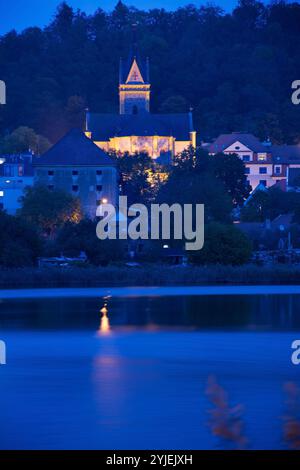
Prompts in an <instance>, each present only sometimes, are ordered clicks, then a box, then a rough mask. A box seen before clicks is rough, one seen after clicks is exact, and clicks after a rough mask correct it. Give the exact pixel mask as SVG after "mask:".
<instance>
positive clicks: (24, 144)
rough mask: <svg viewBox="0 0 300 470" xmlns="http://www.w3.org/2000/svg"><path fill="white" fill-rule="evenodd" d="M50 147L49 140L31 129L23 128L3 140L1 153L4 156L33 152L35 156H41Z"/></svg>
mask: <svg viewBox="0 0 300 470" xmlns="http://www.w3.org/2000/svg"><path fill="white" fill-rule="evenodd" d="M50 146H51V144H50V142H49V140H48V139H46V138H45V137H43V136H41V135H38V134H36V133H35V132H34V130H33V129H31V128H30V127H25V126H21V127H18V128H17V129H16V130H14V131H13V132H12V133H11V134H10V135H8V136H6V137H5V138H4V139H3V141H2V145H1V151H2V153H4V154H13V153H22V152H28V151H29V150H31V151H32V152H33V153H34V154H36V155H41V154H42V153H44V152H46V151H47V150H48V149H49V148H50Z"/></svg>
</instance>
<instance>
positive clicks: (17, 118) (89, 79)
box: [0, 0, 300, 143]
mask: <svg viewBox="0 0 300 470" xmlns="http://www.w3.org/2000/svg"><path fill="white" fill-rule="evenodd" d="M133 23H137V25H138V27H137V29H138V37H139V47H140V50H141V52H142V54H143V55H144V56H149V58H150V61H151V62H150V63H151V82H152V101H151V109H152V111H160V112H180V111H187V110H188V108H189V106H190V105H191V106H193V108H194V116H195V125H196V128H197V130H198V132H199V137H200V139H201V140H208V139H211V138H213V137H215V136H217V135H218V134H219V133H222V132H231V131H249V132H253V133H255V134H256V135H258V136H259V137H260V138H262V139H264V138H266V137H270V138H271V139H272V140H273V141H274V142H277V143H282V142H287V143H293V142H299V141H300V106H299V107H297V106H295V105H293V104H292V103H291V92H292V90H291V83H292V81H294V80H296V79H300V47H299V33H300V5H299V4H297V3H290V4H285V3H284V2H279V3H272V4H270V5H268V6H264V5H263V4H262V3H260V2H256V1H254V0H241V1H240V3H239V5H238V6H237V7H236V8H235V9H234V11H233V12H232V14H225V13H224V12H223V11H222V10H221V9H220V8H217V7H203V6H201V7H196V6H192V5H189V6H186V7H184V8H179V9H178V10H177V11H175V12H168V11H166V10H164V9H153V10H150V11H141V10H138V9H136V8H127V7H126V6H124V5H123V4H122V3H121V2H119V3H118V4H117V6H116V7H115V9H114V11H113V12H111V13H106V12H104V11H103V10H101V9H99V10H98V11H97V12H96V13H95V14H94V15H91V16H87V15H86V14H85V13H83V12H81V11H73V10H72V9H71V8H70V7H69V6H68V5H67V4H66V3H63V4H61V5H60V6H59V8H58V11H57V13H56V15H55V16H54V18H53V20H52V22H51V23H50V24H49V25H48V26H47V27H46V28H44V29H40V28H28V29H26V30H24V31H23V32H21V33H20V34H18V33H16V32H15V31H11V32H9V33H7V34H6V35H4V36H2V37H1V38H0V73H1V77H0V78H1V79H2V80H5V81H6V84H7V94H8V96H7V105H6V106H2V107H1V111H0V113H1V114H0V132H1V134H2V136H3V135H5V134H6V133H8V132H11V131H13V130H14V129H16V128H17V127H18V126H29V127H31V128H33V129H34V130H35V131H36V132H37V133H38V134H41V135H44V136H45V137H47V138H48V139H49V140H50V141H51V142H55V141H56V140H57V139H58V138H59V137H61V136H62V135H63V134H64V133H65V132H66V131H67V130H68V129H69V128H70V127H73V126H75V125H81V124H82V119H83V114H84V113H83V111H84V108H85V107H86V106H88V107H89V108H90V109H91V110H93V111H99V112H118V88H117V86H118V66H119V58H120V56H123V57H126V56H127V54H128V50H129V47H130V42H131V29H132V24H133Z"/></svg>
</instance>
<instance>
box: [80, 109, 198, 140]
mask: <svg viewBox="0 0 300 470" xmlns="http://www.w3.org/2000/svg"><path fill="white" fill-rule="evenodd" d="M191 125H192V123H191V116H190V114H189V113H182V114H152V113H146V112H145V113H139V114H95V113H91V114H89V124H88V127H89V131H90V132H92V139H93V140H94V141H100V142H105V141H108V140H109V139H110V138H111V137H125V136H132V135H134V136H142V137H145V136H153V135H159V136H163V137H175V138H176V139H177V140H184V141H186V140H190V132H191V131H192V130H193V129H192V128H191Z"/></svg>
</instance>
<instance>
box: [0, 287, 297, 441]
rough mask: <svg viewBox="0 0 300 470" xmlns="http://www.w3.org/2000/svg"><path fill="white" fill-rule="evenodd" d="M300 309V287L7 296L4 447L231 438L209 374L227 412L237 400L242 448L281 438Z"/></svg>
mask: <svg viewBox="0 0 300 470" xmlns="http://www.w3.org/2000/svg"><path fill="white" fill-rule="evenodd" d="M299 307H300V298H299V296H280V297H277V296H247V297H244V296H232V297H230V296H227V297H224V298H222V297H218V298H214V297H205V296H202V297H193V298H191V297H188V296H186V297H182V296H181V297H172V298H166V297H161V298H157V297H156V298H150V297H149V298H147V297H144V298H130V299H125V298H123V299H118V298H112V297H104V298H102V299H96V298H91V299H89V298H85V299H76V300H72V299H52V300H51V299H50V300H49V299H47V300H46V301H43V300H42V299H38V300H28V301H22V302H20V301H12V300H9V301H8V300H5V301H3V302H2V303H1V304H0V328H1V335H0V336H1V339H4V340H5V341H6V343H7V366H5V367H3V368H1V369H0V406H1V414H2V424H1V428H0V448H4V449H5V448H87V449H89V448H106V449H114V448H117V449H118V448H119V449H122V448H123V449H126V448H137V449H139V448H156V449H164V448H167V449H184V448H186V449H196V448H203V449H211V448H228V447H230V446H233V444H232V445H230V444H228V443H227V444H226V442H224V440H221V439H219V438H218V437H217V436H215V435H213V433H212V431H211V429H210V427H209V426H208V421H209V419H208V412H209V410H210V408H211V403H210V401H209V399H208V397H207V395H206V393H205V392H206V389H207V383H208V379H209V377H210V376H212V375H213V376H215V377H216V380H217V383H218V384H219V385H218V387H219V388H218V390H222V389H224V390H225V393H226V394H227V395H228V410H229V411H228V413H230V412H231V410H235V406H236V405H241V406H242V409H243V416H242V423H241V426H242V427H243V433H244V434H245V438H246V440H247V442H249V447H250V448H283V447H284V445H285V444H284V442H283V438H282V436H283V423H282V416H284V415H285V395H284V392H283V387H284V385H285V384H286V383H287V382H293V383H295V384H299V382H300V381H299V374H300V368H297V367H295V366H293V365H292V364H291V361H290V355H291V349H290V346H291V343H292V341H293V340H294V339H296V338H297V336H299V334H300V333H298V332H299V328H300V316H299V311H300V308H299ZM95 333H96V334H95ZM222 416H223V418H222V419H223V421H224V419H225V420H226V414H225V418H224V413H223V415H222ZM217 424H219V423H217ZM225 424H226V423H225ZM218 429H219V428H218ZM221 429H223V434H224V433H225V434H226V432H227V431H228V430H227V428H226V426H225V427H224V422H222V427H221ZM224 429H225V431H224ZM225 434H224V435H225Z"/></svg>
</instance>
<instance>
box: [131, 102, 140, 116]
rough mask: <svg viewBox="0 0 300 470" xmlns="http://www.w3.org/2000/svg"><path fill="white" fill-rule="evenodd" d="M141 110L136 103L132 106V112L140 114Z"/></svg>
mask: <svg viewBox="0 0 300 470" xmlns="http://www.w3.org/2000/svg"><path fill="white" fill-rule="evenodd" d="M138 112H139V110H138V107H137V105H136V104H135V105H134V106H133V107H132V114H138Z"/></svg>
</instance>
